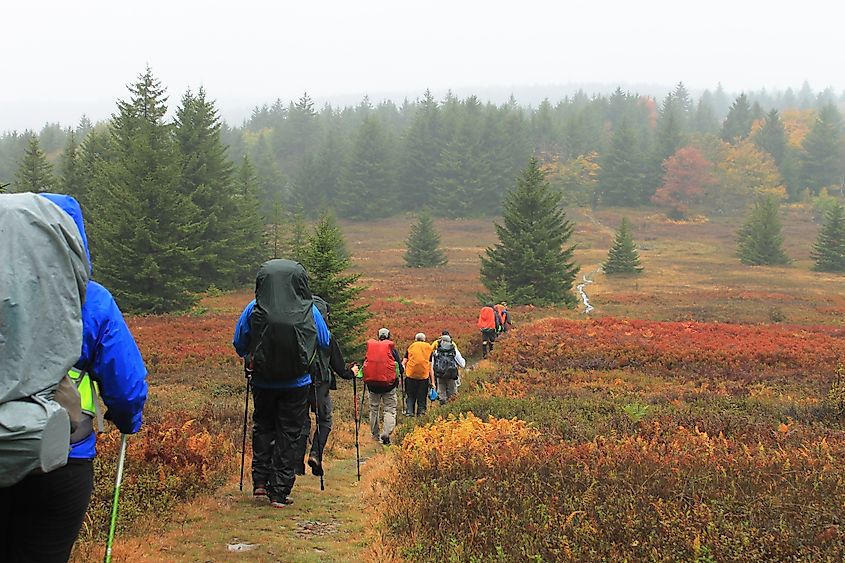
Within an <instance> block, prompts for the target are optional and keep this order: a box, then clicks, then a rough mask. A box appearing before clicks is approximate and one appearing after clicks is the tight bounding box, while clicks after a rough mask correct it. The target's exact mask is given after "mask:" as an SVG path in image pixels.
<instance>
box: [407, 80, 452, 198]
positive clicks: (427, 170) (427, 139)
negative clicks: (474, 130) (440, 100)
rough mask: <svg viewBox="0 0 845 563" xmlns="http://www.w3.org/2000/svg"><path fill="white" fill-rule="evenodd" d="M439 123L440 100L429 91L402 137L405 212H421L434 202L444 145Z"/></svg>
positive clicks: (426, 92)
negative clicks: (435, 182)
mask: <svg viewBox="0 0 845 563" xmlns="http://www.w3.org/2000/svg"><path fill="white" fill-rule="evenodd" d="M440 120H441V115H440V108H439V107H438V105H437V101H436V100H435V99H434V97H433V96H432V95H431V92H430V91H429V90H426V91H425V94H424V95H423V99H422V101H421V102H420V104H419V107H418V108H417V110H416V113H415V114H414V120H413V121H412V122H411V125H410V127H408V130H407V131H406V132H405V134H404V135H403V136H402V149H401V150H402V164H401V170H400V180H401V184H402V192H403V194H404V195H403V200H404V201H403V204H404V205H403V207H404V208H406V209H419V208H420V207H421V206H423V205H425V204H426V203H427V202H428V201H429V200H430V199H431V194H432V192H433V189H434V181H435V173H436V170H437V165H438V162H439V161H440V150H441V145H442V143H443V139H442V131H441V126H440Z"/></svg>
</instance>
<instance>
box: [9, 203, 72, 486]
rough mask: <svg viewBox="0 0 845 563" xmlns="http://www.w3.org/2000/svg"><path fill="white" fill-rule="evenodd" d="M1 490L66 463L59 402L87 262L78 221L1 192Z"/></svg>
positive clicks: (66, 430)
mask: <svg viewBox="0 0 845 563" xmlns="http://www.w3.org/2000/svg"><path fill="white" fill-rule="evenodd" d="M0 264H2V267H0V487H8V486H10V485H14V484H15V483H17V482H19V481H21V480H22V479H23V478H24V477H26V476H27V475H28V474H30V473H33V472H37V471H41V472H47V471H52V470H54V469H57V468H59V467H61V466H63V465H65V464H66V463H67V457H68V452H69V450H70V430H71V429H70V419H69V417H68V413H67V411H66V410H65V409H64V408H63V407H62V406H61V405H59V403H57V402H56V401H55V400H54V399H55V396H56V389H57V387H58V386H59V383H60V382H61V381H62V379H63V378H65V376H66V375H67V373H68V369H70V368H71V367H72V366H73V364H74V362H76V361H77V360H78V359H79V354H80V351H81V350H82V303H83V302H84V300H85V288H86V284H87V283H88V259H87V257H86V255H85V248H84V246H83V243H82V239H81V238H80V235H79V231H78V230H77V228H76V225H75V224H74V222H73V219H71V217H70V216H69V215H68V214H66V213H65V212H64V211H62V209H61V208H59V207H58V206H57V205H56V204H54V203H52V202H50V201H48V200H47V199H45V198H43V197H39V196H37V195H35V194H31V193H26V194H0Z"/></svg>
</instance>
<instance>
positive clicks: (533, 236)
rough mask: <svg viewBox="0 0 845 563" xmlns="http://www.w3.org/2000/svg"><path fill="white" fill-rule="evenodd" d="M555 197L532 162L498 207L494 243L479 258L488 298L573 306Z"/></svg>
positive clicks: (571, 271) (567, 231)
mask: <svg viewBox="0 0 845 563" xmlns="http://www.w3.org/2000/svg"><path fill="white" fill-rule="evenodd" d="M560 199H561V195H560V194H559V193H557V192H555V191H554V190H552V189H551V188H550V186H549V183H548V182H547V181H546V179H545V176H544V174H543V171H542V170H541V169H540V165H539V163H538V162H537V159H536V158H535V157H531V159H530V160H529V161H528V166H527V167H526V168H525V170H524V171H523V173H522V175H521V176H520V178H519V179H518V180H517V185H516V188H515V189H513V190H511V191H509V192H508V193H507V195H506V196H505V201H504V209H503V215H504V225H498V224H497V225H496V233H497V234H498V237H499V242H498V243H497V244H496V245H495V246H494V247H493V248H488V249H487V250H486V253H485V255H484V256H482V257H481V278H482V282H483V283H484V285H485V287H487V289H488V290H490V292H491V293H496V294H505V295H507V296H508V297H509V301H512V302H514V303H535V304H544V303H566V304H574V303H575V296H574V295H573V293H572V283H573V281H574V280H575V276H576V274H577V273H578V266H577V265H575V263H574V262H573V261H572V256H573V252H574V250H575V247H574V246H567V243H568V242H569V239H570V238H571V236H572V230H573V224H572V222H571V221H569V220H568V219H567V218H566V214H565V213H564V211H563V210H562V209H561V208H560Z"/></svg>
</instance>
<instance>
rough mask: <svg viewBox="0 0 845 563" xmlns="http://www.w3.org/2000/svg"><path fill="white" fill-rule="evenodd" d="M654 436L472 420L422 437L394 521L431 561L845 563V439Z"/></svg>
mask: <svg viewBox="0 0 845 563" xmlns="http://www.w3.org/2000/svg"><path fill="white" fill-rule="evenodd" d="M646 420H647V419H646ZM643 425H644V426H647V427H648V428H647V429H646V430H645V431H644V432H643V433H640V434H632V435H625V436H618V437H602V436H598V437H596V438H594V439H593V440H590V441H587V442H580V443H579V442H569V441H560V440H557V439H549V437H547V436H546V435H545V434H544V433H541V432H540V431H539V430H537V429H535V428H534V427H532V426H531V425H529V424H527V423H525V422H523V421H519V420H501V419H496V418H492V417H491V418H490V419H489V420H488V421H487V422H484V421H482V420H481V419H479V418H478V417H475V416H474V415H471V414H468V415H463V416H460V417H454V416H453V417H449V418H448V419H446V420H441V421H439V422H436V423H434V424H430V425H426V426H424V427H420V428H417V429H415V430H414V431H413V432H411V433H410V434H409V435H408V436H407V437H406V438H405V440H404V441H403V443H402V448H401V450H400V451H399V453H398V455H397V456H396V459H395V464H396V470H395V471H394V474H393V479H392V480H391V481H389V482H388V488H389V494H388V495H386V496H384V497H383V503H384V506H383V507H382V510H384V511H385V517H384V522H386V523H388V526H389V529H390V534H391V537H392V538H394V539H395V541H397V542H398V543H399V545H400V546H402V547H403V549H404V550H405V554H406V555H407V556H409V557H413V558H414V559H415V560H426V561H447V560H448V561H481V560H484V561H488V560H489V561H514V560H520V561H524V560H572V561H576V560H577V561H585V560H591V561H597V560H598V561H600V560H611V561H646V560H647V561H691V560H697V561H704V560H720V561H721V560H744V561H751V560H755V561H761V560H768V561H773V560H777V561H784V560H797V559H801V560H810V559H818V560H841V559H842V557H843V556H845V535H843V532H844V531H845V530H843V529H842V528H841V527H840V526H842V523H843V522H845V520H844V519H845V505H843V504H842V503H841V502H838V501H837V500H836V499H841V498H842V495H843V494H845V475H844V474H843V473H842V471H841V467H842V464H843V462H845V438H843V436H842V435H841V434H828V435H815V434H813V433H812V432H810V431H803V432H802V431H798V432H794V433H793V431H792V430H791V429H790V428H789V426H788V425H783V426H782V427H780V428H779V429H778V430H777V431H775V432H773V433H771V437H770V439H768V440H767V441H766V443H764V442H756V441H753V440H749V439H747V438H742V439H734V438H728V437H725V436H720V435H715V436H714V435H710V434H708V433H706V432H702V431H700V430H697V429H694V428H687V427H683V426H674V427H662V426H660V425H659V424H656V423H653V422H652V423H651V424H648V423H646V422H645V421H643Z"/></svg>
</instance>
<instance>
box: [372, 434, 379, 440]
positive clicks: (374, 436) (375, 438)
mask: <svg viewBox="0 0 845 563" xmlns="http://www.w3.org/2000/svg"><path fill="white" fill-rule="evenodd" d="M373 441H374V442H381V438H379V437H378V434H373Z"/></svg>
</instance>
